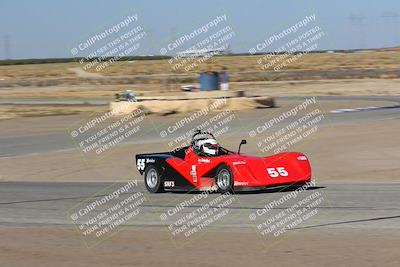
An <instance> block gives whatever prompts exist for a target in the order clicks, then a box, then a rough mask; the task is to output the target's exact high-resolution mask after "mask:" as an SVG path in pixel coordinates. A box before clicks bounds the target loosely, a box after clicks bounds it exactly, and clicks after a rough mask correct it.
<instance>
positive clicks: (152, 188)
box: [144, 165, 164, 193]
mask: <svg viewBox="0 0 400 267" xmlns="http://www.w3.org/2000/svg"><path fill="white" fill-rule="evenodd" d="M144 184H145V185H146V188H147V190H148V191H149V192H150V193H160V192H163V191H164V183H163V179H162V177H161V175H160V172H159V171H158V170H157V168H156V166H154V165H149V166H147V168H146V170H145V171H144Z"/></svg>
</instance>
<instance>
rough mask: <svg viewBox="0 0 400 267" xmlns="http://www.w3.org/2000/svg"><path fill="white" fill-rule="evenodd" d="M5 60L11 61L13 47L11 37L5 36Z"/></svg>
mask: <svg viewBox="0 0 400 267" xmlns="http://www.w3.org/2000/svg"><path fill="white" fill-rule="evenodd" d="M4 59H5V60H9V59H11V45H10V35H8V34H5V35H4Z"/></svg>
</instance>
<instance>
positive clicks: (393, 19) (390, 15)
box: [382, 11, 400, 46]
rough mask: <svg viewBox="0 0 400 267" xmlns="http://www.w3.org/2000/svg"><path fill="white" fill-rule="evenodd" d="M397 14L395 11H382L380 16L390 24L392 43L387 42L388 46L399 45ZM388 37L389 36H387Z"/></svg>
mask: <svg viewBox="0 0 400 267" xmlns="http://www.w3.org/2000/svg"><path fill="white" fill-rule="evenodd" d="M399 17H400V16H399V14H397V13H396V12H388V11H386V12H385V13H383V15H382V18H383V20H384V21H385V23H387V24H389V25H391V26H392V33H391V34H392V36H393V44H390V43H389V46H397V45H399V41H398V34H399ZM389 39H390V38H389Z"/></svg>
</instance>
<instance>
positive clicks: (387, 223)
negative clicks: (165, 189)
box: [0, 97, 400, 231]
mask: <svg viewBox="0 0 400 267" xmlns="http://www.w3.org/2000/svg"><path fill="white" fill-rule="evenodd" d="M335 98H336V99H338V100H341V99H349V98H345V97H331V98H329V99H330V100H332V99H335ZM360 98H361V97H360ZM301 99H303V98H283V99H279V101H294V100H301ZM362 99H364V100H366V99H368V100H371V102H372V101H374V100H390V101H394V102H398V101H400V98H367V97H364V98H362ZM321 100H322V101H323V99H321ZM328 118H329V123H330V124H342V123H349V124H354V123H359V122H364V121H376V120H389V119H399V118H400V109H397V108H395V109H393V108H391V109H379V110H371V111H359V112H346V113H338V114H328ZM247 122H248V125H246V126H247V127H248V128H251V127H253V126H254V125H253V124H254V123H253V124H252V122H251V121H249V120H247ZM325 123H328V122H325ZM231 127H232V129H233V130H237V131H240V129H242V128H243V121H239V122H235V123H233V125H232V126H231ZM144 136H145V138H142V139H141V140H140V142H142V143H146V142H148V143H151V142H154V141H157V140H159V139H160V136H159V132H157V131H149V132H147V133H146V134H145V135H144ZM133 142H139V141H133ZM74 148H75V145H74V144H73V143H72V142H71V138H70V137H69V136H67V134H66V133H54V134H49V135H47V134H46V135H43V134H41V135H26V136H6V137H1V138H0V156H1V157H10V156H19V155H26V154H29V153H43V152H49V151H57V150H60V149H74ZM137 178H139V177H137ZM348 180H349V181H351V179H348ZM110 185H112V186H113V187H118V186H122V185H123V183H121V184H110V183H103V182H90V183H85V182H69V183H62V182H57V183H51V182H1V183H0V225H27V224H28V225H72V224H74V222H73V221H72V220H71V218H70V214H71V208H73V207H74V206H76V205H79V204H80V203H84V202H88V201H89V200H88V199H89V198H90V197H92V198H93V197H94V199H97V198H101V197H102V196H103V195H104V194H105V193H104V189H105V188H108V187H109V186H110ZM135 191H138V192H143V194H144V197H145V201H144V203H143V204H142V205H141V208H140V213H139V214H138V215H137V216H136V217H135V219H134V220H132V221H128V222H127V223H126V224H127V225H129V226H134V227H139V226H140V227H149V228H151V227H168V225H170V224H171V223H173V222H174V218H173V217H171V218H169V217H168V218H166V219H165V220H163V219H160V215H161V214H165V213H168V210H170V209H171V208H174V207H176V205H179V203H182V201H185V200H189V199H191V198H193V197H194V196H195V195H196V194H179V193H164V194H148V193H147V192H146V190H145V189H144V188H143V184H142V183H139V185H138V187H137V188H136V189H135ZM399 191H400V183H352V182H346V183H332V182H322V183H319V182H318V181H316V185H315V186H314V187H311V188H309V189H308V190H306V191H304V192H300V193H298V195H297V197H296V199H290V200H288V201H285V202H284V203H282V204H281V205H279V206H276V207H275V208H273V209H272V210H271V212H273V213H275V214H276V213H279V212H280V211H282V210H285V209H287V208H290V207H291V206H292V205H293V204H295V203H296V201H298V200H300V199H304V198H305V197H307V196H309V195H311V194H313V193H315V192H319V194H320V195H321V196H322V198H323V199H322V201H321V203H318V205H316V206H315V207H314V208H317V209H318V213H317V214H316V215H315V216H312V217H310V218H309V219H307V220H306V221H304V222H303V223H301V224H299V225H298V226H296V227H295V229H296V228H374V229H399V228H400V208H399V206H398V195H399V194H398V192H399ZM290 192H293V190H292V189H288V190H284V191H282V190H281V189H270V190H267V191H260V192H255V193H241V194H236V195H233V196H232V198H233V201H232V203H231V204H230V205H229V210H230V212H229V214H228V215H227V216H225V217H224V219H223V220H220V221H218V222H217V223H215V224H213V227H216V228H218V229H220V230H226V231H247V230H254V229H255V228H256V225H257V223H258V222H259V221H258V219H260V220H261V221H262V220H263V217H262V216H260V218H257V219H256V220H255V221H252V220H251V219H250V218H249V216H250V217H251V215H252V214H257V213H258V212H260V211H262V209H263V207H265V205H267V204H268V203H271V202H272V201H274V200H278V199H281V198H282V197H284V196H285V195H287V194H290ZM131 193H132V192H131ZM125 196H126V195H125ZM218 196H219V194H211V195H209V196H208V197H207V198H205V199H201V200H199V201H197V202H195V203H193V204H192V205H190V206H189V207H187V208H185V209H184V210H182V211H181V212H182V214H187V213H190V212H191V211H193V210H195V209H197V208H199V207H201V206H202V205H203V204H205V203H208V202H209V201H211V200H212V199H215V198H217V197H218ZM92 200H93V199H92ZM92 200H91V201H92ZM114 204H115V202H113V201H110V202H108V203H107V204H106V205H105V206H104V207H102V208H101V209H106V208H107V207H111V206H112V205H114ZM72 212H73V211H72Z"/></svg>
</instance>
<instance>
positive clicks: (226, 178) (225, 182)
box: [215, 164, 233, 194]
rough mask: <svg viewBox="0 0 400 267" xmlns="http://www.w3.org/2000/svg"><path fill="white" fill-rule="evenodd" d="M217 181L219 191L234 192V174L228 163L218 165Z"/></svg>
mask: <svg viewBox="0 0 400 267" xmlns="http://www.w3.org/2000/svg"><path fill="white" fill-rule="evenodd" d="M215 183H216V184H217V187H218V192H220V193H223V194H224V193H227V192H230V193H232V192H233V174H232V171H231V169H230V168H229V166H228V165H226V164H223V165H221V166H219V167H218V169H217V172H216V175H215Z"/></svg>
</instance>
